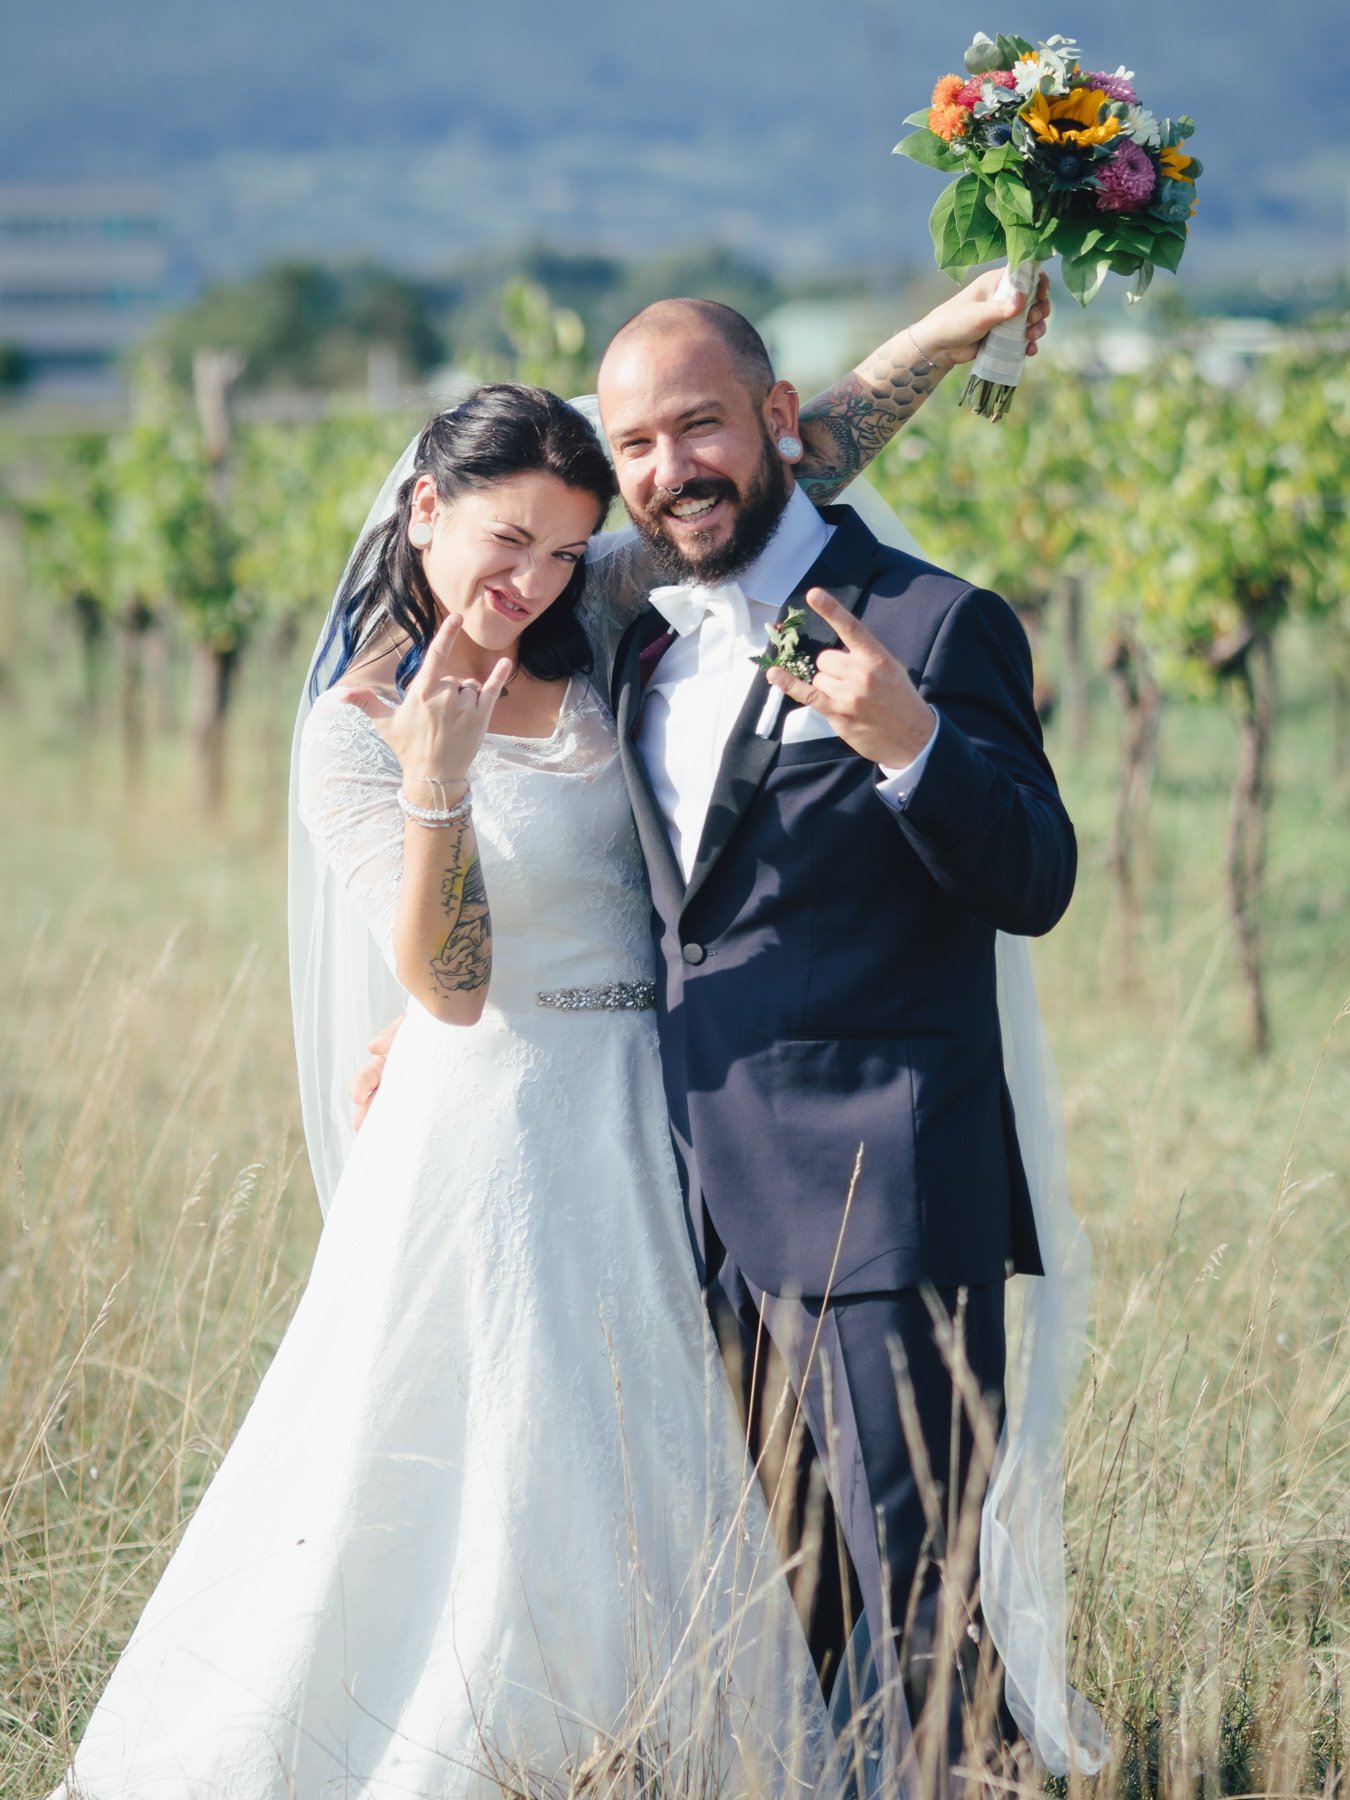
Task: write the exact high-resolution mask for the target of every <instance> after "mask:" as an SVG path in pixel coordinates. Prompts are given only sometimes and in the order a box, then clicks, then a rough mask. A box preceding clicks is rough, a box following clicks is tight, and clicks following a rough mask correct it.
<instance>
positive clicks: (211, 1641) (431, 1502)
mask: <svg viewBox="0 0 1350 1800" xmlns="http://www.w3.org/2000/svg"><path fill="white" fill-rule="evenodd" d="M398 784H399V770H398V764H397V762H396V761H395V760H394V758H393V756H392V753H391V752H390V751H389V750H388V749H387V748H386V746H385V745H384V743H383V741H382V740H381V739H380V738H379V736H378V735H377V733H376V732H375V730H374V728H373V727H372V726H371V725H370V723H369V722H368V721H367V720H366V718H365V717H364V716H363V715H362V714H361V713H360V712H359V711H357V710H356V709H354V708H351V707H348V706H346V705H344V704H343V703H342V702H340V701H339V700H338V699H337V698H336V697H335V696H334V695H332V694H331V693H330V694H328V695H325V696H323V697H322V698H321V699H320V700H319V701H318V702H317V703H316V705H315V706H314V709H313V712H312V714H311V716H310V718H309V721H308V723H307V724H306V726H305V729H304V734H303V744H302V751H301V773H300V803H301V813H302V817H303V818H304V820H305V823H306V825H307V827H308V829H309V831H310V833H311V835H312V836H313V837H314V839H315V841H316V843H317V844H318V845H319V846H320V848H321V849H322V850H323V852H324V854H325V856H326V858H327V860H328V862H329V864H330V865H331V867H332V868H333V869H334V870H335V871H336V873H337V875H338V876H339V877H340V878H341V880H342V881H343V882H345V884H346V885H347V890H348V892H349V893H350V894H351V895H352V896H353V897H354V898H355V900H356V902H357V905H358V906H359V908H360V910H361V912H362V914H363V916H364V918H365V920H366V922H367V924H368V925H369V927H370V929H371V931H372V933H373V934H374V936H375V938H376V940H377V942H378V943H379V944H380V946H381V947H382V949H383V950H384V952H385V954H386V956H390V955H391V954H392V953H391V949H390V945H391V936H392V927H393V920H394V913H395V907H396V904H397V899H398V888H399V874H400V863H401V845H402V836H403V822H402V817H401V815H400V813H399V810H398V806H397V804H396V800H395V794H396V790H397V788H398ZM473 784H474V796H475V823H476V827H477V833H478V840H479V845H480V852H481V856H482V863H483V869H484V874H485V878H486V883H487V890H488V898H489V903H490V907H491V914H492V925H493V948H494V958H493V974H492V982H491V988H490V992H489V1001H488V1005H487V1008H486V1011H485V1012H484V1015H483V1018H482V1020H481V1022H480V1023H479V1024H478V1025H476V1026H474V1027H472V1028H471V1029H463V1028H459V1027H455V1026H448V1025H443V1024H440V1023H438V1022H437V1021H436V1020H435V1019H433V1018H432V1017H431V1016H430V1015H429V1014H428V1013H427V1012H425V1011H424V1010H422V1009H421V1008H419V1007H418V1005H417V1004H416V1003H415V1002H413V1003H412V1004H411V1005H410V1007H409V1015H408V1019H407V1023H406V1025H405V1026H404V1028H403V1030H402V1031H401V1032H400V1034H399V1036H398V1038H397V1041H396V1042H395V1045H394V1048H393V1052H392V1054H391V1056H390V1058H389V1062H388V1066H387V1069H386V1072H385V1076H384V1080H383V1084H382V1086H381V1088H380V1091H379V1094H378V1096H377V1098H376V1100H375V1104H374V1106H373V1107H372V1109H371V1112H370V1115H369V1117H368V1119H367V1121H366V1123H365V1125H364V1127H363V1129H362V1130H361V1133H360V1135H359V1137H358V1138H357V1140H356V1143H355V1146H354V1148H353V1150H352V1152H351V1154H350V1157H349V1159H348V1161H347V1164H346V1167H345V1170H344V1172H343V1174H342V1177H341V1180H340V1182H339V1184H338V1187H337V1191H336V1193H335V1195H334V1198H333V1204H332V1207H331V1209H330V1212H329V1215H328V1219H327V1222H326V1224H325V1226H324V1230H323V1235H322V1238H321V1241H320V1244H319V1249H318V1254H317V1257H316V1259H315V1263H314V1269H313V1273H312V1275H311V1277H310V1280H309V1283H308V1286H307V1287H306V1289H305V1292H304V1295H303V1297H302V1299H301V1301H300V1304H299V1307H298V1310H297V1312H296V1314H295V1318H294V1320H293V1321H292V1323H291V1325H290V1328H289V1329H288V1331H287V1333H286V1335H285V1338H284V1340H283V1342H282V1344H281V1346H280V1349H279V1350H278V1352H277V1356H276V1359H275V1361H274V1362H273V1364H272V1366H271V1368H270V1369H269V1370H268V1372H267V1374H266V1376H265V1377H264V1379H263V1382H262V1385H261V1387H260V1389H259V1392H258V1395H257V1398H256V1400H255V1401H254V1403H253V1406H252V1408H251V1410H250V1412H249V1413H248V1416H247V1418H246V1419H245V1421H244V1424H243V1426H242V1428H241V1430H240V1432H239V1435H238V1437H237V1438H236V1440H235V1442H234V1444H233V1445H232V1447H231V1449H230V1451H229V1453H228V1455H227V1456H226V1458H225V1460H224V1462H223V1464H222V1466H221V1468H220V1470H219V1472H218V1474H217V1475H216V1477H215V1480H214V1481H213V1482H212V1484H211V1486H210V1488H209V1490H208V1491H207V1493H206V1495H205V1497H204V1498H203V1500H202V1502H201V1504H200V1506H199V1508H198V1509H197V1512H196V1514H195V1516H194V1517H193V1519H192V1521H191V1523H190V1524H189V1526H188V1528H187V1531H186V1534H185V1536H184V1538H183V1541H182V1544H181V1547H180V1548H179V1550H178V1551H177V1553H176V1554H175V1555H174V1557H173V1559H172V1561H171V1562H170V1564H169V1566H168V1568H167V1570H166V1571H165V1574H164V1576H163V1579H162V1580H161V1582H160V1584H159V1586H158V1587H157V1588H156V1590H155V1592H154V1595H153V1596H152V1598H151V1600H150V1602H149V1604H148V1606H147V1607H146V1609H145V1612H144V1615H143V1616H142V1618H141V1620H140V1623H139V1624H138V1626H137V1628H136V1631H135V1633H134V1635H133V1637H132V1639H131V1641H130V1644H129V1645H128V1647H127V1649H126V1651H125V1653H124V1654H123V1656H122V1658H121V1660H120V1661H119V1663H118V1664H117V1666H116V1669H115V1670H114V1672H113V1675H112V1677H111V1679H110V1681H109V1683H108V1686H107V1689H106V1691H105V1693H104V1695H103V1697H102V1699H101V1700H100V1702H99V1704H98V1706H97V1708H96V1710H95V1712H94V1714H93V1716H92V1718H91V1720H90V1722H89V1725H88V1728H87V1731H86V1733H85V1736H84V1738H83V1741H82V1742H81V1744H80V1747H79V1750H78V1753H77V1755H76V1757H75V1761H74V1765H73V1769H72V1771H71V1773H70V1775H69V1776H68V1778H67V1785H66V1786H65V1787H64V1788H62V1789H60V1790H58V1792H59V1793H62V1794H66V1795H69V1796H72V1797H73V1796H75V1795H79V1796H82V1797H84V1800H159V1797H160V1796H163V1797H165V1800H169V1797H172V1800H274V1797H276V1800H279V1797H280V1796H283V1795H286V1796H292V1795H293V1796H297V1797H299V1800H320V1797H321V1796H322V1797H325V1800H326V1797H328V1796H339V1795H340V1796H343V1797H344V1800H358V1797H360V1800H395V1797H397V1800H420V1797H428V1800H430V1797H431V1796H435V1797H436V1800H451V1797H454V1800H459V1797H461V1796H473V1797H481V1796H489V1795H491V1796H495V1795H497V1794H499V1793H500V1792H501V1789H502V1786H503V1785H507V1781H506V1777H507V1775H508V1772H509V1774H510V1777H511V1780H512V1782H513V1783H514V1785H515V1788H516V1790H517V1791H519V1789H521V1788H523V1787H524V1786H525V1785H526V1784H525V1782H524V1781H522V1780H521V1779H520V1775H519V1773H518V1772H519V1771H521V1770H527V1771H529V1776H530V1782H531V1784H532V1785H531V1791H533V1792H539V1793H545V1792H546V1793H550V1794H552V1793H557V1794H560V1795H561V1794H564V1793H566V1792H567V1788H568V1780H569V1771H574V1770H575V1769H576V1768H577V1767H578V1766H579V1765H580V1764H582V1763H583V1762H585V1761H586V1760H587V1759H588V1758H598V1759H599V1760H601V1761H603V1760H604V1756H605V1755H606V1754H607V1752H605V1751H604V1749H603V1747H604V1746H605V1745H607V1744H611V1745H612V1743H613V1741H615V1740H617V1741H618V1742H619V1743H621V1744H625V1745H628V1746H630V1747H631V1746H632V1745H634V1744H640V1745H641V1747H642V1750H643V1752H644V1754H648V1755H651V1756H653V1757H655V1758H659V1759H666V1758H671V1759H673V1761H674V1763H675V1764H676V1765H677V1766H678V1765H680V1764H681V1763H683V1764H684V1765H685V1766H686V1768H687V1769H689V1770H690V1771H693V1770H694V1769H695V1768H696V1767H698V1766H703V1767H705V1768H709V1769H711V1770H713V1771H715V1772H717V1773H720V1775H721V1777H722V1779H723V1781H724V1783H725V1787H724V1789H723V1790H722V1791H725V1792H726V1793H728V1794H759V1793H763V1794H766V1795H768V1794H772V1795H786V1794H791V1793H796V1792H798V1791H800V1792H802V1793H808V1792H815V1791H816V1790H817V1787H818V1784H819V1782H820V1780H821V1779H822V1777H821V1773H820V1754H821V1748H822V1745H823V1743H824V1742H825V1737H824V1733H823V1723H822V1717H821V1704H820V1699H819V1694H818V1690H817V1689H816V1686H815V1677H814V1674H813V1671H812V1669H811V1666H810V1662H809V1658H808V1656H807V1652H806V1646H805V1642H804V1639H803V1638H802V1636H801V1633H800V1630H799V1628H798V1625H797V1621H796V1618H795V1615H794V1614H793V1612H792V1609H791V1603H790V1601H789V1599H788V1597H787V1589H786V1585H785V1583H784V1582H783V1580H782V1578H781V1576H780V1575H779V1573H778V1570H777V1564H776V1561H775V1558H774V1556H773V1554H772V1552H771V1550H770V1549H769V1548H768V1540H767V1537H766V1523H765V1511H764V1506H763V1502H762V1498H761V1496H760V1494H759V1490H758V1488H757V1487H756V1485H755V1483H754V1478H753V1474H752V1472H751V1471H750V1470H748V1469H747V1467H746V1466H745V1450H744V1444H743V1440H742V1438H741V1434H740V1430H739V1427H738V1423H737V1419H736V1416H735V1410H734V1407H733V1404H732V1401H731V1396H730V1392H729V1389H728V1387H727V1384H726V1378H725V1375H724V1373H723V1370H722V1366H721V1362H720V1359H719V1358H718V1356H717V1352H716V1349H715V1346H714V1345H713V1343H712V1342H711V1338H710V1333H709V1330H708V1325H707V1318H706V1314H705V1312H704V1308H703V1305H702V1298H701V1295H700V1293H699V1289H698V1286H697V1281H696V1277H695V1274H694V1269H693V1262H692V1258H691V1254H690V1250H689V1245H688V1241H687V1236H686V1228H685V1224H684V1219H683V1213H682V1206H681V1200H680V1193H679V1188H678V1185H677V1178H676V1172H675V1168H674V1164H673V1160H672V1154H671V1149H670V1144H669V1139H668V1135H667V1125H666V1111H665V1105H664V1101H663V1097H662V1091H661V1083H660V1074H659V1064H658V1058H657V1045H656V1031H655V1023H654V1016H653V1014H652V1012H651V1011H650V1010H645V1011H644V1010H617V1011H613V1010H611V1011H605V1010H570V1011H569V1010H556V1009H553V1008H549V1007H545V1006H541V1005H540V1004H539V1003H538V1000H537V996H538V995H539V994H540V993H546V992H552V991H555V990H558V989H564V988H566V989H576V988H594V987H597V986H600V985H603V984H609V983H615V982H625V983H627V982H642V981H647V980H650V976H651V952H650V943H649V937H648V906H649V903H648V900H647V896H646V891H645V887H644V883H643V875H642V867H641V861H640V856H639V852H638V847H637V843H636V840H635V835H634V830H633V825H632V820H631V815H630V812H629V806H628V800H627V797H626V795H625V792H624V787H623V782H622V778H621V775H620V772H619V766H618V758H617V752H616V747H615V742H614V735H613V727H612V724H611V722H610V720H609V717H608V714H607V712H606V710H605V709H604V707H603V705H602V703H601V702H599V701H598V700H597V699H596V698H595V696H594V693H593V692H592V690H591V688H590V687H589V685H588V684H587V683H586V682H584V681H582V680H579V679H577V680H573V682H572V683H571V684H570V685H569V687H568V690H567V694H566V697H565V700H564V702H563V706H562V710H561V714H560V718H559V722H558V726H557V729H556V730H555V732H554V733H553V735H552V736H551V737H550V738H548V739H541V740H530V739H511V738H504V737H498V736H490V737H489V738H488V740H487V741H486V743H485V745H484V747H483V751H482V753H481V754H480V756H479V758H478V759H477V761H476V762H475V765H474V770H473ZM747 1483H748V1485H747ZM494 1770H496V1771H499V1772H501V1773H502V1775H503V1781H502V1782H501V1783H499V1782H498V1780H497V1779H496V1778H495V1776H494ZM695 1781H696V1777H695V1776H694V1775H693V1774H692V1773H691V1775H690V1777H689V1782H690V1790H691V1791H693V1790H694V1787H695ZM698 1791H700V1792H703V1791H708V1792H712V1791H715V1790H714V1789H712V1788H709V1789H707V1790H704V1789H702V1788H700V1789H698Z"/></svg>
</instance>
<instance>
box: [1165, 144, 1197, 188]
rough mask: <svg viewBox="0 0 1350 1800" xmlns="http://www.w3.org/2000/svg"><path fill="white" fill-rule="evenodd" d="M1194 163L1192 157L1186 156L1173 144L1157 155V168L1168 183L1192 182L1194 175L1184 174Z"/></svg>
mask: <svg viewBox="0 0 1350 1800" xmlns="http://www.w3.org/2000/svg"><path fill="white" fill-rule="evenodd" d="M1194 161H1195V158H1194V157H1193V156H1187V155H1186V153H1185V151H1184V150H1181V149H1179V148H1178V147H1177V146H1176V145H1175V144H1171V145H1169V146H1168V148H1167V149H1166V150H1161V151H1159V153H1158V167H1159V169H1161V171H1162V173H1163V174H1164V175H1165V176H1166V177H1167V178H1168V180H1170V181H1194V180H1195V177H1194V175H1188V174H1187V173H1186V171H1187V169H1189V168H1190V166H1191V164H1192V163H1193V162H1194Z"/></svg>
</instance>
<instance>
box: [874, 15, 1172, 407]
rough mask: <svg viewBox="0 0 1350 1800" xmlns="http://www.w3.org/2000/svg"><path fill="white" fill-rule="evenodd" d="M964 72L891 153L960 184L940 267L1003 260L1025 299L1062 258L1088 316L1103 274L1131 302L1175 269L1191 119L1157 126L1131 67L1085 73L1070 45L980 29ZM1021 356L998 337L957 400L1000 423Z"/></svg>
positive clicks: (937, 93) (1001, 331)
mask: <svg viewBox="0 0 1350 1800" xmlns="http://www.w3.org/2000/svg"><path fill="white" fill-rule="evenodd" d="M965 66H966V75H965V77H964V78H963V77H962V76H960V75H944V76H943V77H942V79H941V81H939V82H938V84H937V86H936V87H935V88H934V89H933V101H932V105H931V106H929V107H925V108H924V109H923V110H922V111H921V112H916V113H911V114H910V116H909V117H908V118H907V119H906V120H905V123H906V124H907V125H914V126H917V127H918V129H917V130H916V131H914V132H912V133H911V135H910V136H909V137H907V138H905V139H904V140H903V141H902V142H901V143H899V144H897V145H896V146H895V150H896V154H897V155H899V156H908V157H912V158H913V160H914V161H915V162H919V163H925V164H926V165H927V166H928V167H929V168H934V169H941V170H943V171H945V172H948V173H951V174H953V175H955V176H956V179H955V181H953V182H952V183H951V184H950V186H949V187H947V188H945V189H944V190H943V192H942V193H941V194H940V195H939V196H938V201H937V204H936V206H934V208H933V213H932V218H931V219H930V221H929V223H930V226H931V228H932V232H933V245H934V248H935V249H936V251H937V260H938V264H939V266H940V267H941V268H943V269H945V270H946V271H947V272H948V273H949V274H952V275H960V274H963V273H964V272H965V271H966V270H967V269H969V268H971V267H972V266H973V265H974V264H975V263H981V262H989V261H991V260H993V259H994V258H996V257H1000V256H1006V257H1007V259H1008V269H1007V272H1006V274H1005V277H1004V279H1005V281H1006V282H1007V283H1008V285H1009V288H1010V289H1012V290H1016V291H1017V292H1019V293H1023V294H1030V293H1031V292H1032V290H1033V288H1034V286H1035V282H1036V271H1037V269H1038V267H1039V266H1040V264H1041V263H1042V262H1045V261H1046V260H1048V258H1050V257H1051V256H1054V255H1058V256H1059V257H1060V258H1061V259H1062V266H1063V270H1064V282H1065V285H1066V286H1067V288H1068V289H1069V292H1070V293H1071V294H1073V295H1074V296H1075V297H1076V298H1077V299H1078V300H1080V301H1081V302H1082V304H1083V305H1084V306H1086V305H1087V303H1088V301H1089V300H1090V299H1091V298H1092V296H1093V295H1094V294H1095V293H1096V292H1097V290H1098V288H1099V287H1100V286H1101V284H1102V282H1103V280H1104V279H1105V278H1106V275H1107V273H1108V271H1109V272H1111V273H1113V274H1116V275H1132V276H1133V277H1134V278H1135V285H1134V289H1133V291H1132V292H1131V294H1130V296H1129V297H1130V298H1131V299H1138V297H1139V296H1140V294H1142V293H1143V291H1144V289H1145V288H1146V287H1147V286H1148V284H1149V282H1150V281H1151V280H1152V278H1153V271H1154V268H1155V267H1156V266H1157V265H1158V264H1159V263H1161V264H1162V266H1163V268H1165V269H1170V270H1173V271H1175V269H1176V267H1177V264H1178V263H1179V262H1180V261H1181V253H1182V251H1183V250H1184V249H1185V248H1186V233H1187V230H1188V227H1187V223H1186V221H1187V219H1188V218H1189V217H1190V215H1191V213H1193V212H1194V211H1195V179H1196V177H1197V176H1198V175H1199V174H1200V164H1199V162H1198V161H1197V160H1196V158H1195V157H1193V156H1190V155H1188V154H1187V153H1186V151H1185V150H1184V149H1183V147H1182V146H1183V145H1184V144H1185V142H1186V140H1187V139H1188V138H1189V137H1190V136H1191V134H1192V132H1193V131H1194V130H1195V123H1194V121H1193V120H1191V119H1188V118H1180V119H1176V120H1172V119H1158V118H1155V117H1154V115H1153V114H1152V113H1151V112H1149V111H1147V110H1146V108H1145V107H1143V106H1141V105H1140V103H1139V96H1138V95H1137V94H1136V93H1135V90H1134V85H1133V74H1132V71H1130V70H1128V69H1124V68H1121V69H1117V70H1116V72H1115V74H1114V75H1107V74H1104V73H1095V74H1085V73H1084V70H1083V63H1082V53H1081V52H1080V50H1079V48H1078V46H1077V44H1075V43H1073V42H1072V40H1071V39H1069V38H1064V37H1052V38H1050V39H1049V40H1048V42H1046V43H1044V44H1031V43H1028V42H1027V40H1026V39H1025V38H1019V37H1003V36H999V37H997V38H990V37H986V36H985V34H984V32H982V31H981V32H978V33H977V34H976V36H975V41H974V43H973V44H972V45H971V46H970V48H969V50H967V51H966V55H965ZM1025 358H1026V337H1025V327H1024V326H1023V323H1022V320H1021V318H1020V317H1018V318H1016V319H1012V320H1009V321H1008V323H1007V324H1005V325H1000V326H997V327H996V328H995V329H994V330H993V331H991V332H990V334H989V336H988V338H987V339H986V340H985V343H984V345H983V347H982V348H981V350H980V353H979V355H978V356H977V357H976V359H975V362H974V363H973V365H972V367H971V374H970V379H969V380H968V381H967V383H966V386H965V391H964V392H963V393H962V395H961V399H962V402H963V403H964V404H965V405H966V406H969V407H970V408H971V409H972V410H973V411H974V412H977V413H979V414H980V415H981V416H982V417H984V418H990V419H1000V418H1002V416H1003V414H1004V413H1005V412H1006V411H1007V409H1008V405H1009V403H1010V401H1011V399H1012V394H1013V390H1014V389H1015V387H1016V386H1017V382H1018V380H1019V378H1020V376H1021V373H1022V364H1023V362H1024V361H1025Z"/></svg>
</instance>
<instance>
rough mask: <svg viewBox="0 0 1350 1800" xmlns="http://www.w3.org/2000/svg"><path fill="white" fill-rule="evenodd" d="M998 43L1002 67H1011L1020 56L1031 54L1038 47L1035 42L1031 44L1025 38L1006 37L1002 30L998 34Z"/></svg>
mask: <svg viewBox="0 0 1350 1800" xmlns="http://www.w3.org/2000/svg"><path fill="white" fill-rule="evenodd" d="M997 43H998V53H999V57H1000V59H1001V63H1002V67H1003V68H1005V69H1011V67H1012V66H1013V64H1014V63H1015V62H1016V61H1017V59H1018V57H1019V56H1030V54H1031V52H1032V51H1033V50H1034V49H1035V48H1036V46H1035V45H1034V44H1029V43H1028V42H1027V40H1026V39H1025V38H1022V37H1005V36H1004V35H1003V33H1002V32H1001V31H1000V32H999V34H998V38H997Z"/></svg>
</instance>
